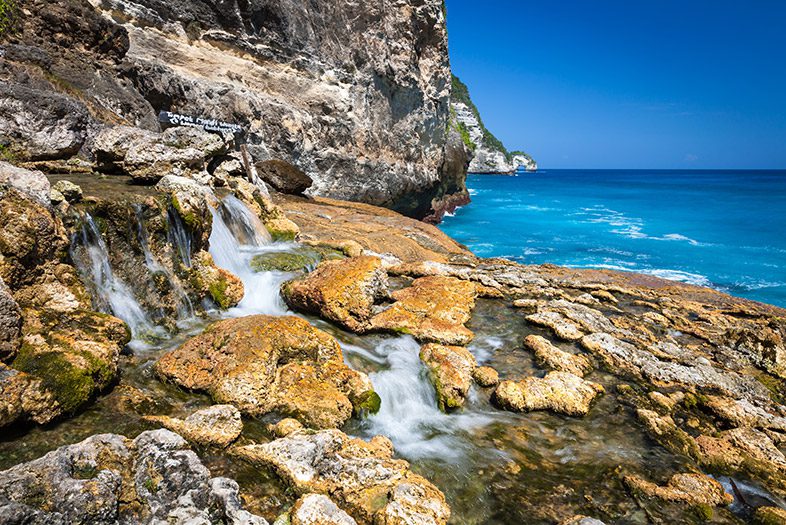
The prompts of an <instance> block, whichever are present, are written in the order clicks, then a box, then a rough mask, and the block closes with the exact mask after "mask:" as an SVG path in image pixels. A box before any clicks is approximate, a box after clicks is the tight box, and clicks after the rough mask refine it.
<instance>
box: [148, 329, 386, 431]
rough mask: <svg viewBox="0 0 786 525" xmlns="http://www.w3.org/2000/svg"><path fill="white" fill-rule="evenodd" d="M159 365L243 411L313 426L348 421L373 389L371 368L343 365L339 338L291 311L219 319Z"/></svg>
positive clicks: (173, 378) (167, 376) (164, 375)
mask: <svg viewBox="0 0 786 525" xmlns="http://www.w3.org/2000/svg"><path fill="white" fill-rule="evenodd" d="M155 369H156V371H157V372H158V374H159V375H160V376H161V377H162V378H164V379H166V380H168V381H172V382H174V383H176V384H178V385H180V386H182V387H185V388H188V389H190V390H197V391H203V392H207V393H208V394H210V396H211V397H212V398H213V399H214V400H215V401H216V402H218V403H229V404H232V405H235V406H236V407H237V408H239V409H240V410H241V411H242V412H244V413H247V414H250V415H254V416H256V415H262V414H266V413H269V412H274V411H276V412H279V413H282V414H284V415H288V416H291V417H294V418H296V419H298V420H300V421H301V422H303V423H304V424H306V425H308V426H311V427H315V428H330V427H338V426H341V425H343V424H344V422H346V421H347V420H348V419H349V418H350V417H351V416H352V413H353V409H354V408H355V407H361V406H362V405H363V404H364V403H366V402H367V401H368V399H369V396H371V393H372V392H373V388H372V386H371V382H370V381H369V379H368V377H367V376H366V375H365V374H362V373H361V372H356V371H354V370H352V369H350V368H349V367H347V366H346V365H345V364H344V360H343V356H342V353H341V347H340V346H339V345H338V342H337V341H336V340H335V339H333V338H332V337H331V336H330V335H328V334H327V333H325V332H323V331H321V330H318V329H316V328H314V327H313V326H311V325H310V324H309V323H308V322H307V321H305V320H303V319H300V318H299V317H291V316H286V317H270V316H264V315H255V316H249V317H242V318H238V319H227V320H224V321H219V322H217V323H214V324H212V325H210V326H209V327H208V328H207V329H206V330H205V331H204V333H202V334H201V335H198V336H196V337H193V338H192V339H190V340H188V341H187V342H186V343H185V344H183V345H182V346H181V347H180V348H178V349H177V350H174V351H172V352H170V353H168V354H166V355H165V356H164V357H162V358H161V359H160V360H159V361H158V363H156V366H155Z"/></svg>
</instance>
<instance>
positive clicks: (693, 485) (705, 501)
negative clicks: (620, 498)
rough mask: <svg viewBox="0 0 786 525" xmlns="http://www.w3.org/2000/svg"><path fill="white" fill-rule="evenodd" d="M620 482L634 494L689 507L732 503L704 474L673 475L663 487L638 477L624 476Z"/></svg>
mask: <svg viewBox="0 0 786 525" xmlns="http://www.w3.org/2000/svg"><path fill="white" fill-rule="evenodd" d="M622 481H623V482H624V483H625V485H626V486H627V487H628V489H629V490H631V491H633V492H634V493H637V494H642V495H645V496H649V497H654V498H658V499H662V500H665V501H674V502H678V503H685V504H687V505H690V506H710V507H714V506H725V505H730V504H731V503H732V502H733V501H734V498H733V497H732V495H731V494H728V493H726V491H725V490H723V485H721V484H720V483H718V482H717V481H715V480H714V479H712V478H710V477H709V476H705V475H704V474H675V475H674V476H672V477H671V479H669V481H668V483H667V484H666V485H664V486H660V485H656V484H655V483H652V482H649V481H647V480H645V479H642V478H640V477H638V476H625V477H623V478H622Z"/></svg>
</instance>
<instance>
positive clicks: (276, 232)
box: [265, 224, 297, 242]
mask: <svg viewBox="0 0 786 525" xmlns="http://www.w3.org/2000/svg"><path fill="white" fill-rule="evenodd" d="M265 228H266V229H267V231H268V233H270V237H271V238H272V239H273V241H274V242H289V241H294V240H295V237H296V236H297V233H295V232H294V231H292V230H282V229H278V228H276V227H274V226H271V225H270V224H265Z"/></svg>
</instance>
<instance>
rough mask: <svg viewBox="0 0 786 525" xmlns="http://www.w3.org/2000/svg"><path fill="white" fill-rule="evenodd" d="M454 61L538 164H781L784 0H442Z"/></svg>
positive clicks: (785, 143)
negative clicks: (445, 9)
mask: <svg viewBox="0 0 786 525" xmlns="http://www.w3.org/2000/svg"><path fill="white" fill-rule="evenodd" d="M446 4H447V10H448V38H449V45H450V59H451V67H452V69H453V73H454V74H456V75H457V76H459V77H460V78H461V79H462V80H463V81H464V82H465V83H466V84H467V86H468V87H469V90H470V94H471V96H472V99H473V101H474V102H475V104H476V105H477V106H478V109H479V110H480V113H481V117H482V118H483V121H484V123H485V124H486V127H487V128H488V129H489V130H491V132H492V133H494V134H495V135H496V136H497V137H498V138H499V139H500V140H502V141H503V142H504V143H505V145H506V146H507V147H508V149H510V150H519V149H520V150H524V151H527V152H528V153H530V154H531V155H532V156H533V157H534V158H535V159H536V160H537V161H538V163H539V165H540V167H542V168H647V169H657V168H663V169H682V168H695V169H716V168H734V169H745V168H758V169H786V0H738V1H729V0H560V1H558V2H557V1H554V0H518V1H514V0H486V1H485V2H482V3H481V2H478V1H477V0H472V1H470V0H446Z"/></svg>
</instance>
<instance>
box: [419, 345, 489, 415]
mask: <svg viewBox="0 0 786 525" xmlns="http://www.w3.org/2000/svg"><path fill="white" fill-rule="evenodd" d="M420 359H421V360H422V361H423V362H424V363H425V364H426V366H427V367H428V369H429V372H430V374H429V375H430V376H431V382H432V383H434V388H435V389H436V391H437V401H438V403H439V408H440V409H441V410H443V411H446V410H449V409H452V408H459V407H461V406H463V405H464V401H465V400H466V398H467V393H468V392H469V387H470V386H471V385H472V371H473V370H474V369H475V367H476V366H477V362H476V361H475V357H474V356H473V355H472V354H471V353H469V351H468V350H467V349H466V348H463V347H460V346H443V345H438V344H434V343H431V344H427V345H424V346H423V348H421V350H420Z"/></svg>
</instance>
